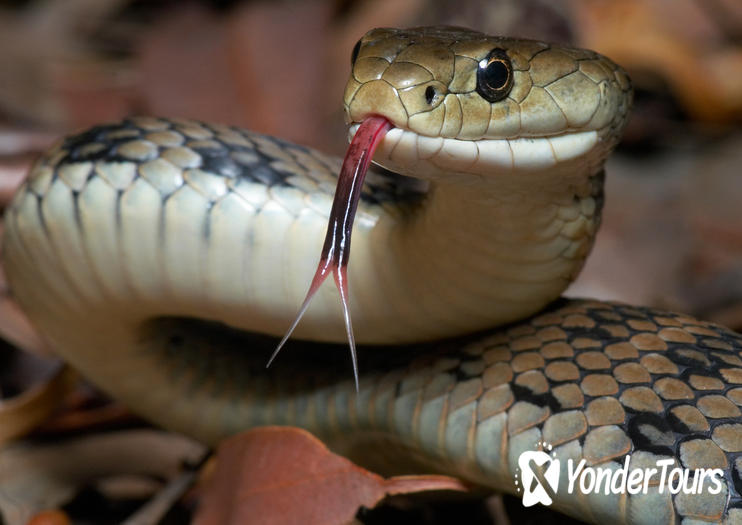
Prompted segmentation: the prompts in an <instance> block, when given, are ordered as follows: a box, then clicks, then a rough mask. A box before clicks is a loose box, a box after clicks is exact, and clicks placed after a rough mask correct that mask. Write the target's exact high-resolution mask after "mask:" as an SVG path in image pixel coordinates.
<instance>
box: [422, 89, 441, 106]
mask: <svg viewBox="0 0 742 525" xmlns="http://www.w3.org/2000/svg"><path fill="white" fill-rule="evenodd" d="M437 94H438V93H436V91H435V88H434V87H433V86H428V87H427V88H426V89H425V100H426V101H427V102H428V104H433V101H434V100H435V96H436V95H437Z"/></svg>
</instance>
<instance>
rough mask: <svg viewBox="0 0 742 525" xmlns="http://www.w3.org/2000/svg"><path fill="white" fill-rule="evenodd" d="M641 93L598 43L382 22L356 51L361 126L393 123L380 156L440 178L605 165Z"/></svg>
mask: <svg viewBox="0 0 742 525" xmlns="http://www.w3.org/2000/svg"><path fill="white" fill-rule="evenodd" d="M631 101H632V88H631V82H630V80H629V78H628V76H627V74H626V72H625V71H624V70H623V69H621V68H620V67H619V66H617V65H616V64H615V63H614V62H612V61H611V60H610V59H608V58H606V57H604V56H602V55H599V54H598V53H595V52H593V51H588V50H584V49H576V48H571V47H566V46H561V45H555V44H547V43H544V42H538V41H533V40H520V39H512V38H502V37H492V36H487V35H485V34H483V33H479V32H476V31H472V30H468V29H463V28H453V27H424V28H414V29H405V30H399V29H374V30H371V31H369V32H368V33H366V35H364V36H363V37H362V38H361V40H360V41H359V42H358V44H357V45H356V47H355V48H354V50H353V54H352V67H351V75H350V78H349V80H348V83H347V85H346V89H345V95H344V109H345V115H346V121H347V122H348V123H349V124H351V127H350V132H351V135H352V134H353V133H355V131H356V129H357V126H358V124H359V123H360V122H362V121H363V120H364V119H365V118H367V117H368V116H370V115H380V116H383V117H385V118H387V119H388V120H389V121H390V122H391V123H392V124H393V126H394V128H395V129H393V130H392V131H391V132H389V133H388V134H387V136H386V137H385V139H384V141H383V142H382V143H381V145H380V147H379V149H378V150H377V153H376V156H375V158H374V160H375V161H376V162H377V163H379V164H381V165H383V166H384V167H387V168H389V169H391V170H393V171H398V172H401V173H404V174H407V175H411V176H416V177H421V178H430V177H434V178H435V177H443V176H450V174H451V173H452V172H453V173H463V174H475V175H476V176H487V175H489V174H492V173H493V172H497V173H502V172H507V171H541V170H550V171H551V172H554V167H555V166H556V165H559V164H561V165H564V166H568V165H569V163H570V162H572V161H575V159H577V160H576V162H590V163H595V164H596V165H597V164H600V163H601V162H602V161H603V160H604V159H605V157H606V156H607V155H608V153H609V152H610V150H611V149H612V148H613V146H615V144H616V143H617V142H618V140H619V138H620V135H621V132H622V130H623V128H624V125H625V123H626V120H627V116H628V112H629V109H630V106H631Z"/></svg>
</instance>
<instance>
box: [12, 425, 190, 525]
mask: <svg viewBox="0 0 742 525" xmlns="http://www.w3.org/2000/svg"><path fill="white" fill-rule="evenodd" d="M204 452H205V449H204V447H203V446H202V445H200V444H198V443H196V442H194V441H192V440H190V439H188V438H186V437H183V436H179V435H176V434H169V433H167V432H162V431H157V430H125V431H117V432H103V433H98V434H92V435H86V436H83V437H79V438H74V439H65V440H54V441H47V442H41V443H32V442H20V443H14V444H12V445H10V446H7V447H5V448H1V449H0V487H2V490H0V522H1V523H8V524H21V523H28V520H29V519H31V518H32V517H33V516H35V515H37V514H38V513H40V512H41V511H43V510H44V509H54V508H59V507H61V506H62V505H65V504H66V503H68V502H69V501H70V500H71V499H73V498H74V497H75V494H76V493H77V491H78V489H79V488H80V487H85V486H94V485H95V484H96V483H97V482H99V481H100V480H102V479H105V480H109V481H110V480H111V479H113V478H115V477H117V476H128V477H131V476H139V477H143V478H146V479H155V480H163V479H173V478H176V477H178V476H179V474H180V473H181V472H182V465H183V464H184V462H187V463H195V462H198V461H199V460H200V459H201V458H202V457H203V454H204Z"/></svg>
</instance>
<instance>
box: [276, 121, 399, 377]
mask: <svg viewBox="0 0 742 525" xmlns="http://www.w3.org/2000/svg"><path fill="white" fill-rule="evenodd" d="M391 128H392V124H391V122H389V120H388V119H386V118H385V117H381V116H375V115H374V116H369V117H366V118H365V119H364V120H363V122H362V123H361V124H360V126H359V127H358V129H357V130H356V132H355V134H354V136H353V139H352V140H351V143H350V145H349V146H348V151H347V152H346V153H345V158H344V159H343V166H342V168H341V169H340V175H339V176H338V183H337V187H336V189H335V197H334V199H333V201H332V208H331V209H330V218H329V221H328V224H327V233H326V234H325V242H324V245H323V246H322V254H321V256H320V261H319V264H318V265H317V270H316V271H315V273H314V277H313V278H312V282H311V284H310V285H309V290H308V291H307V295H306V297H305V298H304V302H303V303H302V304H301V307H300V308H299V312H298V313H297V315H296V318H295V319H294V321H293V322H292V323H291V326H290V327H289V329H288V331H287V332H286V335H284V336H283V338H282V339H281V342H280V343H278V346H277V347H276V349H275V350H274V351H273V354H272V355H271V357H270V359H269V360H268V363H267V364H266V367H269V366H270V365H271V363H272V362H273V360H274V359H275V358H276V356H277V355H278V352H280V351H281V348H283V345H284V344H285V343H286V341H288V339H289V337H291V334H292V333H293V331H294V329H295V328H296V327H297V325H298V324H299V321H300V320H301V318H302V316H303V315H304V313H305V312H306V311H307V309H308V308H309V304H310V303H311V302H312V298H313V297H314V295H315V293H316V292H317V290H319V288H320V286H322V283H324V282H325V279H327V276H328V275H329V274H330V273H332V274H333V276H334V278H335V285H336V286H337V289H338V292H340V303H341V305H342V307H343V320H344V321H345V331H346V334H347V336H348V345H349V346H350V356H351V361H352V364H353V377H354V379H355V385H356V391H358V360H357V358H356V343H355V337H354V335H353V325H352V323H351V318H350V307H349V296H348V272H347V268H348V260H349V259H350V239H351V234H352V231H353V220H354V219H355V215H356V211H357V210H358V201H359V200H360V198H361V188H362V187H363V180H364V178H365V177H366V172H368V167H369V165H370V164H371V158H372V157H373V156H374V151H375V150H376V147H377V146H378V145H379V143H380V142H381V140H382V139H383V138H384V135H386V133H387V132H388V131H389V130H390V129H391Z"/></svg>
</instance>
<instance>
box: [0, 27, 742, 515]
mask: <svg viewBox="0 0 742 525" xmlns="http://www.w3.org/2000/svg"><path fill="white" fill-rule="evenodd" d="M631 98H632V89H631V84H630V81H629V79H628V77H627V76H626V74H625V73H624V72H623V70H622V69H621V68H620V67H618V66H617V65H615V64H614V63H613V62H611V61H610V60H609V59H607V58H605V57H602V56H600V55H598V54H597V53H594V52H591V51H586V50H580V49H573V48H569V47H563V46H557V45H551V44H545V43H542V42H536V41H525V40H516V39H508V38H499V37H489V36H486V35H483V34H481V33H477V32H473V31H469V30H464V29H458V28H456V29H454V28H418V29H410V30H393V29H376V30H372V31H370V32H369V33H367V34H366V35H365V36H364V37H363V38H362V39H361V41H359V43H358V45H357V46H356V48H355V49H354V50H353V56H352V73H351V77H350V79H349V81H348V84H347V88H346V91H345V102H344V104H345V114H346V117H347V120H348V122H349V124H351V128H350V129H351V135H352V134H353V133H355V131H356V130H357V129H359V125H361V126H362V125H363V124H362V123H363V122H364V121H366V120H367V119H368V118H369V117H374V118H378V117H383V120H384V121H388V122H390V123H391V126H392V129H391V130H390V131H388V133H387V134H386V136H384V138H383V139H382V140H381V143H380V145H379V147H378V149H377V151H376V154H375V157H374V160H375V161H376V162H377V163H379V164H380V165H382V166H384V167H385V168H388V170H389V171H384V170H375V171H373V172H371V173H369V175H368V177H367V179H366V185H365V186H364V189H363V190H362V192H361V196H360V204H359V207H358V214H357V220H356V225H355V230H354V244H353V246H354V248H353V260H352V262H351V264H350V265H349V266H348V272H349V274H348V279H349V281H350V311H351V314H352V319H353V327H354V329H355V334H356V336H357V339H358V341H359V343H360V344H361V345H362V346H361V348H360V349H359V369H360V372H361V376H360V381H359V390H358V392H356V390H355V386H354V384H353V381H352V378H351V377H350V375H349V373H348V366H347V360H346V358H345V357H343V358H341V359H339V361H340V364H338V356H345V353H344V352H346V351H347V347H345V346H344V345H341V344H334V343H341V342H342V341H343V340H344V338H345V334H346V333H345V329H344V324H343V316H342V312H341V310H340V307H339V305H338V298H339V297H338V294H337V291H336V290H334V289H333V288H332V287H331V286H323V287H322V288H320V290H319V292H318V294H317V296H316V298H315V299H314V302H313V303H312V305H311V306H310V308H309V309H308V310H307V312H306V315H305V316H304V318H303V319H302V321H301V322H300V323H299V324H298V326H297V328H296V332H295V336H296V338H297V340H296V341H293V340H292V341H290V342H289V343H288V345H287V349H286V350H285V351H284V352H286V353H287V355H282V356H280V358H279V359H278V360H277V363H276V364H275V365H273V366H272V367H271V368H270V369H269V370H266V369H265V362H266V359H267V356H268V355H270V352H271V351H272V349H273V348H275V345H276V341H277V339H276V336H280V335H282V334H283V333H284V332H285V330H286V328H287V327H288V326H289V324H290V322H291V319H292V318H293V316H294V315H295V313H296V309H297V307H298V306H299V304H301V300H302V298H303V297H304V293H305V291H306V286H307V283H308V282H309V281H310V280H311V277H312V275H313V272H314V268H315V264H316V261H317V250H318V249H319V247H320V246H321V241H322V238H323V235H324V233H325V228H326V225H327V220H328V217H329V210H330V206H331V202H332V195H333V191H334V186H335V183H336V180H337V175H336V174H337V172H338V170H339V169H340V161H339V160H337V159H334V158H332V157H328V156H325V155H323V154H321V153H319V152H317V151H314V150H311V149H309V148H306V147H302V146H298V145H294V144H290V143H287V142H284V141H282V140H279V139H276V138H271V137H267V136H264V135H260V134H257V133H252V132H249V131H244V130H240V129H237V128H234V127H230V126H221V125H210V124H205V123H200V122H194V121H188V120H169V119H159V118H144V117H141V118H129V119H126V120H124V121H122V122H120V123H115V124H108V125H101V126H97V127H94V128H92V129H90V130H88V131H85V132H83V133H80V134H77V135H74V136H70V137H68V138H65V139H63V140H62V141H60V142H59V143H58V144H57V145H56V146H55V147H53V148H52V149H51V150H50V151H49V152H48V153H47V154H45V155H44V156H43V157H42V158H41V159H40V160H39V161H38V162H37V164H36V165H35V167H34V168H33V170H32V172H31V174H30V176H29V178H28V180H27V181H26V182H25V183H24V184H23V186H22V187H21V188H20V189H19V190H18V192H17V194H16V196H15V198H14V200H13V202H12V205H11V206H10V207H9V209H8V210H7V212H6V214H5V224H6V232H5V237H4V258H5V267H6V271H7V274H8V279H9V282H10V285H11V287H12V291H13V293H14V294H15V295H16V297H17V298H18V301H19V302H20V303H21V305H22V306H23V308H24V309H25V311H26V312H27V313H28V315H29V317H30V318H31V319H32V321H33V322H34V324H35V325H36V326H37V327H38V329H39V330H40V331H41V332H42V333H43V334H44V335H45V336H46V337H47V338H48V340H49V341H50V342H51V344H52V345H53V346H54V347H55V348H57V349H58V351H59V353H60V354H61V355H62V356H64V358H65V359H67V360H68V361H69V362H70V363H71V364H72V365H74V366H75V367H77V368H78V369H79V370H81V371H82V372H83V373H84V374H86V375H87V376H88V377H90V378H91V379H92V380H93V381H94V382H95V383H97V384H98V385H100V387H101V388H103V389H104V390H106V391H108V392H110V393H111V394H112V395H113V396H116V397H118V398H119V399H121V400H123V401H124V402H126V403H128V404H129V405H130V406H131V407H132V408H133V409H134V410H136V411H137V412H139V413H140V414H142V415H144V416H145V417H147V418H149V419H151V420H152V421H154V422H157V423H158V424H160V425H162V426H164V427H166V428H169V429H173V430H177V431H179V432H184V433H186V434H189V435H192V436H194V437H196V438H198V439H200V440H202V441H204V442H206V443H210V444H214V443H216V442H217V441H218V440H219V439H221V438H223V437H224V436H227V435H229V434H232V433H234V432H237V431H239V430H242V429H245V428H248V427H252V426H256V425H265V424H289V425H297V426H301V427H304V428H307V429H309V430H310V431H312V432H314V433H315V434H317V435H319V436H320V437H322V438H323V439H324V440H326V441H327V442H328V443H329V444H330V445H331V446H332V447H334V448H335V449H337V450H339V451H342V452H343V453H346V454H348V455H349V456H351V457H352V458H353V459H356V460H357V461H360V462H361V463H363V464H371V465H376V464H379V465H382V466H383V465H387V466H389V465H392V466H394V467H395V469H396V470H400V469H402V468H403V467H407V466H408V465H407V464H409V463H414V464H415V465H417V466H416V467H415V468H417V470H418V471H419V470H420V469H425V470H434V471H438V472H445V473H449V474H452V475H456V476H460V477H462V478H464V479H467V480H470V481H471V482H474V483H477V484H481V485H484V486H487V487H490V488H493V489H497V490H502V491H507V492H511V493H516V492H517V490H518V487H517V486H516V485H515V481H514V476H515V475H516V474H517V469H518V464H517V460H518V456H519V454H520V453H521V452H523V451H527V450H535V449H537V448H538V447H542V446H544V445H543V443H547V444H548V445H550V446H551V447H553V450H552V453H553V454H554V456H555V457H558V458H561V459H562V460H566V459H567V458H573V459H575V460H579V459H585V460H586V462H587V464H588V465H603V466H612V467H614V468H616V467H618V466H619V465H623V461H624V458H625V457H626V456H627V454H631V457H632V461H633V462H635V464H637V465H639V464H646V465H653V464H655V463H656V461H657V460H660V459H671V460H672V461H673V462H674V464H675V465H678V466H682V467H686V468H689V469H696V468H719V469H721V470H722V472H723V476H722V478H721V485H722V490H721V491H720V492H719V493H718V494H712V493H710V492H708V491H705V492H702V493H700V494H691V495H688V494H684V493H682V492H681V493H679V494H670V492H669V491H668V490H665V491H660V490H659V489H658V487H657V486H656V484H653V485H651V486H650V487H649V491H648V492H647V493H646V494H618V495H605V494H603V493H598V494H595V493H589V494H581V493H579V492H578V493H574V494H568V493H566V492H565V491H560V492H559V493H558V494H557V495H556V500H555V502H554V505H553V506H554V508H556V509H557V510H559V511H562V512H564V513H567V514H569V515H571V516H576V517H579V518H581V519H583V520H587V521H593V522H601V523H609V522H610V523H679V522H682V523H696V522H698V521H711V522H719V521H725V522H728V523H741V522H742V496H741V495H742V455H741V454H740V452H742V416H741V415H740V414H741V413H740V407H742V336H740V335H739V334H736V333H734V332H732V331H731V330H728V329H726V328H723V327H720V326H717V325H714V324H710V323H708V322H704V321H699V320H696V319H693V318H691V317H689V316H685V315H681V314H676V313H667V312H661V311H657V310H653V309H650V308H641V307H633V306H628V305H622V304H614V303H606V302H598V301H589V300H566V299H559V295H560V293H561V292H562V291H563V290H564V288H565V287H566V286H567V285H568V284H569V283H570V282H571V281H572V279H574V277H575V276H576V275H577V273H578V272H579V270H580V268H581V266H582V264H583V262H584V259H585V257H586V256H587V254H588V252H589V250H590V247H591V245H592V242H593V238H594V235H595V232H596V230H597V228H598V225H599V220H600V210H601V205H602V200H603V164H604V161H605V158H606V157H607V156H608V154H609V152H610V151H611V149H612V148H613V147H614V146H615V144H616V143H617V142H618V140H619V136H620V133H621V131H622V128H623V126H624V123H625V121H626V118H627V115H628V112H629V108H630V105H631ZM497 326H502V328H493V327H497ZM254 332H261V333H263V334H267V335H256V334H255V333H254ZM462 334H469V335H462ZM472 334H473V335H472ZM306 341H314V342H306ZM372 346H373V347H374V348H371V347H372ZM247 347H250V348H249V351H247V350H248V349H247ZM376 347H379V348H376ZM632 464H634V463H632ZM560 482H561V480H560Z"/></svg>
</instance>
